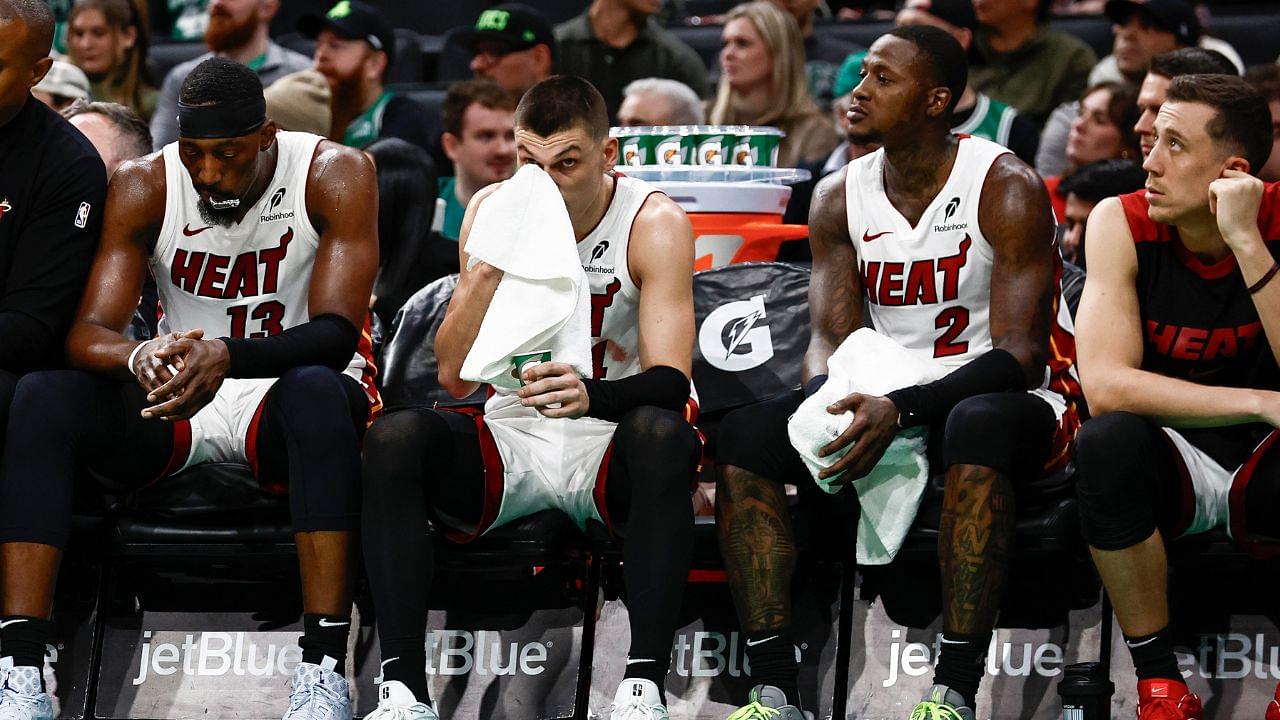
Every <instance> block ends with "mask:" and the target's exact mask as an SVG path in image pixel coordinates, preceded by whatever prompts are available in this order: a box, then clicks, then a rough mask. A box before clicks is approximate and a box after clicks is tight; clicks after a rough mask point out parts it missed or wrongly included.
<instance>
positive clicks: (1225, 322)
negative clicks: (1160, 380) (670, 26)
mask: <svg viewBox="0 0 1280 720" xmlns="http://www.w3.org/2000/svg"><path fill="white" fill-rule="evenodd" d="M1120 205H1121V207H1122V208H1124V215H1125V220H1126V221H1127V222H1128V225H1129V232H1130V234H1131V235H1132V236H1133V242H1134V249H1135V251H1136V252H1137V258H1138V275H1137V279H1136V288H1135V289H1136V291H1137V295H1138V312H1139V318H1140V321H1141V323H1142V369H1143V370H1148V371H1150V372H1153V373H1159V374H1161V375H1165V376H1168V377H1176V378H1181V379H1184V380H1188V381H1191V382H1194V383H1199V384H1201V385H1217V386H1225V387H1245V388H1259V389H1265V390H1280V368H1278V367H1277V365H1276V359H1275V356H1274V355H1273V354H1272V352H1271V346H1270V344H1269V343H1268V342H1267V337H1266V333H1265V332H1264V331H1263V329H1262V321H1261V320H1260V319H1259V318H1258V310H1257V307H1256V306H1255V305H1254V304H1253V299H1252V298H1251V297H1250V296H1249V290H1248V288H1247V286H1246V285H1245V282H1244V277H1243V276H1242V275H1241V274H1240V268H1239V266H1238V265H1237V264H1236V258H1235V255H1233V254H1231V253H1228V254H1227V255H1226V257H1224V258H1223V259H1222V260H1219V261H1218V262H1216V263H1214V264H1212V265H1210V264H1205V263H1204V262H1203V261H1201V260H1200V259H1199V258H1197V257H1196V256H1195V255H1194V254H1193V253H1191V251H1189V250H1187V248H1186V246H1184V245H1183V244H1182V241H1181V240H1180V239H1179V238H1178V231H1177V228H1175V227H1172V226H1170V225H1165V224H1163V223H1158V222H1156V221H1154V220H1152V219H1151V218H1150V217H1149V216H1148V215H1147V198H1146V192H1145V191H1138V192H1135V193H1130V194H1128V195H1121V196H1120ZM1258 229H1259V230H1260V231H1261V233H1262V238H1263V240H1265V241H1266V243H1267V248H1268V250H1270V251H1271V254H1272V255H1273V256H1276V257H1280V183H1267V185H1266V186H1265V188H1264V190H1263V197H1262V204H1261V206H1260V208H1259V210H1258ZM1267 430H1269V428H1268V427H1266V426H1264V425H1250V426H1236V427H1235V428H1234V429H1229V428H1221V429H1194V430H1180V431H1179V432H1181V433H1182V434H1183V435H1184V436H1186V438H1187V440H1189V441H1190V442H1191V443H1192V444H1194V445H1196V446H1197V447H1200V448H1201V449H1203V450H1205V451H1206V452H1208V453H1209V454H1210V455H1211V456H1212V457H1214V459H1215V460H1217V461H1218V462H1220V463H1222V464H1223V466H1224V467H1228V468H1231V467H1235V466H1236V465H1238V464H1239V461H1240V458H1241V457H1243V456H1244V455H1245V454H1247V452H1248V451H1249V450H1250V449H1252V446H1253V445H1255V444H1256V441H1257V440H1259V439H1261V437H1262V436H1263V435H1265V433H1266V431H1267Z"/></svg>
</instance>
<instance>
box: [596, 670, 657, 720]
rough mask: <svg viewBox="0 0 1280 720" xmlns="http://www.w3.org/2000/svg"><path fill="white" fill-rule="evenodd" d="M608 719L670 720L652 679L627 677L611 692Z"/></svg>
mask: <svg viewBox="0 0 1280 720" xmlns="http://www.w3.org/2000/svg"><path fill="white" fill-rule="evenodd" d="M609 720H671V716H670V715H668V714H667V706H666V705H665V704H664V703H663V701H662V693H661V692H660V691H659V690H658V686H657V685H654V684H653V681H652V680H642V679H640V678H628V679H626V680H623V681H622V684H621V685H619V686H618V691H617V692H616V693H614V694H613V705H611V706H610V707H609Z"/></svg>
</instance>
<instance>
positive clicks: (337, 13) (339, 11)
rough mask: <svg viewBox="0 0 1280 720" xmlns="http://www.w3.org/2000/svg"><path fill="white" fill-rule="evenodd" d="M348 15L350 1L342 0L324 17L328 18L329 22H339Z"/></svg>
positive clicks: (349, 12)
mask: <svg viewBox="0 0 1280 720" xmlns="http://www.w3.org/2000/svg"><path fill="white" fill-rule="evenodd" d="M350 14H351V2H350V0H342V2H340V3H338V4H337V5H334V6H333V8H331V9H330V10H329V13H328V15H326V17H328V18H329V19H330V20H341V19H342V18H344V17H346V16H348V15H350Z"/></svg>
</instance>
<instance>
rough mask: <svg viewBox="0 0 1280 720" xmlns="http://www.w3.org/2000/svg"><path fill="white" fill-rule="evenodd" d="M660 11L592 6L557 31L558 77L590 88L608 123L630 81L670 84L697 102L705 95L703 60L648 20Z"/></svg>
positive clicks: (646, 1) (637, 4)
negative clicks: (681, 87)
mask: <svg viewBox="0 0 1280 720" xmlns="http://www.w3.org/2000/svg"><path fill="white" fill-rule="evenodd" d="M661 7H662V2H661V0H592V3H591V5H590V6H589V7H588V8H587V9H586V10H585V11H583V13H582V14H581V15H579V16H578V17H576V18H573V19H572V20H568V21H566V22H564V23H561V24H560V25H558V26H556V40H557V41H558V42H559V43H560V68H559V69H560V72H562V73H564V74H566V75H577V76H578V77H580V78H583V79H585V80H587V81H588V82H590V83H591V84H592V85H594V86H595V87H596V89H597V90H599V91H600V94H601V95H603V96H604V102H605V107H607V108H608V110H609V117H610V119H614V118H617V116H618V108H619V106H620V105H622V91H623V88H625V87H626V86H627V84H628V83H630V82H631V81H632V80H638V79H640V78H647V77H663V78H671V79H672V80H679V81H680V82H682V83H684V84H685V85H688V86H689V87H691V88H693V91H694V92H696V93H697V94H698V95H699V96H706V95H707V93H708V87H707V67H706V66H705V65H703V64H702V58H700V57H698V53H696V52H694V51H693V48H691V47H689V46H688V45H685V44H684V43H683V42H681V41H680V40H679V39H678V38H676V36H674V35H672V34H671V33H670V32H667V31H666V30H664V29H663V28H662V26H661V25H659V24H658V21H657V20H655V19H654V18H653V14H654V13H656V12H658V10H659V9H660V8H661Z"/></svg>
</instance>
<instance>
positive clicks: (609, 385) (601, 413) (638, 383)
mask: <svg viewBox="0 0 1280 720" xmlns="http://www.w3.org/2000/svg"><path fill="white" fill-rule="evenodd" d="M582 384H583V385H586V386H587V400H588V406H587V415H588V416H589V417H593V418H599V419H601V420H609V421H611V422H621V421H622V416H623V415H626V414H627V412H628V411H630V410H632V409H634V408H638V407H640V406H641V405H650V406H652V407H657V408H662V409H663V410H670V411H672V412H681V411H682V410H684V406H685V403H686V402H688V400H689V378H687V377H685V376H684V373H682V372H680V371H679V370H677V369H675V368H673V367H671V366H669V365H657V366H654V367H651V368H649V369H648V370H645V371H644V372H642V373H636V374H635V375H632V376H631V377H629V378H623V379H621V380H594V379H593V380H583V381H582Z"/></svg>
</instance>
